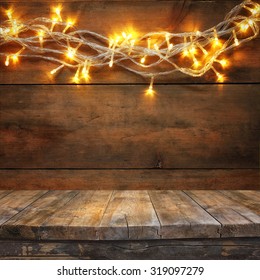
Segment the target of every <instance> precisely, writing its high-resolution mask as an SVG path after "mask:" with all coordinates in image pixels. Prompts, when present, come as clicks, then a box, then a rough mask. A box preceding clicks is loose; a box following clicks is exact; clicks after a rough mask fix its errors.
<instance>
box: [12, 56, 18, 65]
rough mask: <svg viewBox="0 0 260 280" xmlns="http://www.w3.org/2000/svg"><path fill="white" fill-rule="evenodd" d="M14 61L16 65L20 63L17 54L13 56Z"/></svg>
mask: <svg viewBox="0 0 260 280" xmlns="http://www.w3.org/2000/svg"><path fill="white" fill-rule="evenodd" d="M12 60H13V63H14V64H16V63H17V62H18V60H19V59H18V55H17V54H13V55H12Z"/></svg>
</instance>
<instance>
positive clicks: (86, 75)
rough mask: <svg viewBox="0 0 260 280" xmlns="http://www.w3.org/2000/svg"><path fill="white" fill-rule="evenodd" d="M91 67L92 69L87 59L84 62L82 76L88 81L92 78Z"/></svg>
mask: <svg viewBox="0 0 260 280" xmlns="http://www.w3.org/2000/svg"><path fill="white" fill-rule="evenodd" d="M89 69H90V63H89V62H88V61H87V60H86V61H85V63H84V67H83V69H82V77H83V78H84V79H85V81H86V82H88V81H89V80H90V76H89Z"/></svg>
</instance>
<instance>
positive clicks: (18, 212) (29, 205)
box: [0, 191, 50, 228]
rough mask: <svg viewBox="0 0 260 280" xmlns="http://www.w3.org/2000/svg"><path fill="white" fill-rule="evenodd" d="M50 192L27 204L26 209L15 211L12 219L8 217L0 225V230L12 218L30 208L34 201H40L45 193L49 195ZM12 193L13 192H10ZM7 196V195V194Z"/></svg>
mask: <svg viewBox="0 0 260 280" xmlns="http://www.w3.org/2000/svg"><path fill="white" fill-rule="evenodd" d="M49 192H50V191H46V192H44V193H43V194H42V195H41V196H39V197H37V198H36V199H35V200H34V201H32V202H31V203H29V204H28V205H27V206H26V207H24V208H23V209H22V210H20V211H17V213H16V214H15V215H13V216H12V217H10V218H9V219H7V220H6V221H5V222H4V223H3V224H1V225H0V228H1V227H3V226H5V224H6V223H8V222H9V221H10V220H11V219H13V218H14V217H16V216H17V215H19V214H20V213H22V212H23V211H25V210H26V209H27V208H29V207H31V205H32V204H33V203H35V202H36V201H38V200H39V199H41V198H42V197H43V196H44V195H46V194H47V193H49ZM12 193H13V192H12ZM8 195H9V194H8Z"/></svg>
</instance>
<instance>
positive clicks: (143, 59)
mask: <svg viewBox="0 0 260 280" xmlns="http://www.w3.org/2000/svg"><path fill="white" fill-rule="evenodd" d="M145 60H146V55H145V56H143V57H142V58H141V60H140V62H141V63H142V64H144V63H145Z"/></svg>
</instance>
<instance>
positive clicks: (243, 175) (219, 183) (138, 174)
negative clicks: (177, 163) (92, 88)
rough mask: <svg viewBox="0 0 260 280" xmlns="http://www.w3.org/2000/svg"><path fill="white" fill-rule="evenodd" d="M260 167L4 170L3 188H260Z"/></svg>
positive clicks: (1, 176)
mask: <svg viewBox="0 0 260 280" xmlns="http://www.w3.org/2000/svg"><path fill="white" fill-rule="evenodd" d="M259 188H260V173H259V170H258V169H168V170H166V169H87V170H77V169H73V170H71V169H68V170H64V169H54V170H37V169H33V170H30V169H29V170H20V169H19V170H17V169H15V170H6V169H2V170H0V189H6V190H12V189H16V190H19V189H27V190H30V189H35V190H38V189H43V190H48V189H55V190H71V189H73V190H78V189H81V190H147V189H149V190H154V189H157V190H176V189H178V190H183V189H225V190H231V189H248V190H252V189H255V190H259Z"/></svg>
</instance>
